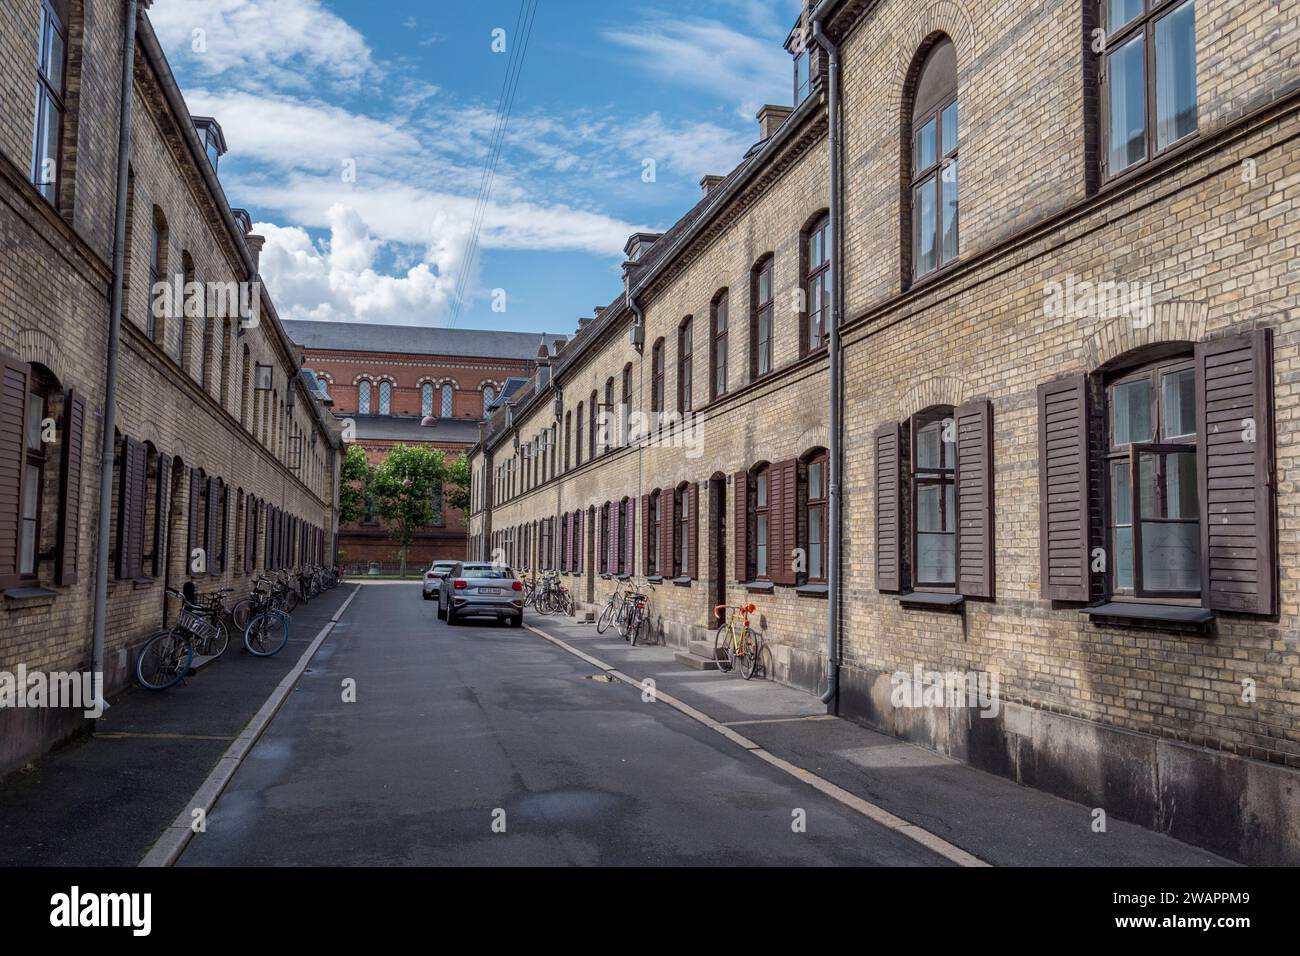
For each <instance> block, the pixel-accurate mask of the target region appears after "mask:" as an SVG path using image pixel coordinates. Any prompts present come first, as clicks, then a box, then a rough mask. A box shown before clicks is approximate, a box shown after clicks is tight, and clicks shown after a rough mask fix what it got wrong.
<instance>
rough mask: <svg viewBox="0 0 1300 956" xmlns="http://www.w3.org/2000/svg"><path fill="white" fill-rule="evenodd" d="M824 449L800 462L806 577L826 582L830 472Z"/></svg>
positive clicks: (819, 582)
mask: <svg viewBox="0 0 1300 956" xmlns="http://www.w3.org/2000/svg"><path fill="white" fill-rule="evenodd" d="M826 469H827V458H826V451H825V450H824V449H820V450H818V451H815V452H813V453H812V454H811V455H809V456H808V457H807V459H806V460H805V462H804V468H803V478H804V496H803V498H804V522H803V523H804V540H805V548H806V552H807V555H808V563H807V572H806V578H807V581H808V582H809V583H811V584H824V583H826V510H827V492H828V488H829V480H830V475H829V473H828V472H827V470H826Z"/></svg>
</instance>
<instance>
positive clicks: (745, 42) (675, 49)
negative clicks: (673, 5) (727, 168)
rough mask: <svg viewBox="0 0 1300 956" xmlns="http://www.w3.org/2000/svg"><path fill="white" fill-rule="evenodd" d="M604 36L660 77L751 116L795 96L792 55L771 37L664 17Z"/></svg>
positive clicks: (711, 22) (708, 22) (701, 21)
mask: <svg viewBox="0 0 1300 956" xmlns="http://www.w3.org/2000/svg"><path fill="white" fill-rule="evenodd" d="M604 36H605V38H606V39H608V40H610V41H612V42H614V43H617V44H618V45H620V46H623V47H626V48H628V49H629V50H632V51H634V52H635V53H636V54H638V57H637V62H638V64H639V65H640V66H641V67H642V68H644V69H645V70H647V71H649V72H650V73H651V74H653V75H654V76H657V77H658V78H659V79H661V80H664V81H666V82H669V83H675V84H679V85H685V86H690V87H692V88H694V89H704V90H707V91H709V92H712V93H715V94H717V95H719V96H722V97H724V98H726V99H728V100H731V101H733V102H735V103H737V109H738V111H739V113H740V114H741V115H742V116H744V117H746V118H749V119H752V118H753V117H754V116H755V114H756V113H757V112H758V108H759V107H760V106H762V105H763V104H764V103H788V102H789V101H790V99H791V96H792V84H793V79H792V76H793V74H792V70H793V67H792V65H791V62H790V57H789V55H788V54H787V53H786V52H785V51H784V50H782V49H781V46H780V43H779V42H773V41H772V38H771V36H761V37H760V36H753V35H750V34H746V33H741V32H739V31H737V30H733V29H732V28H731V27H729V26H727V25H726V24H724V23H720V22H718V21H717V20H705V19H697V18H687V19H682V18H678V17H668V16H662V15H655V16H651V17H648V18H647V19H646V20H644V21H643V22H642V23H641V24H640V25H638V26H636V27H630V28H625V29H611V30H606V31H605V32H604Z"/></svg>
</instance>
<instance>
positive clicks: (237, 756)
mask: <svg viewBox="0 0 1300 956" xmlns="http://www.w3.org/2000/svg"><path fill="white" fill-rule="evenodd" d="M360 590H361V585H360V584H357V585H356V586H355V587H354V588H353V590H352V593H351V594H349V595H348V598H347V600H346V601H344V602H343V604H342V606H340V607H339V609H338V610H337V611H335V612H334V616H333V617H332V618H330V620H329V621H328V622H327V623H326V624H325V626H324V627H322V628H321V629H320V631H319V632H317V634H316V637H315V638H314V639H313V640H312V642H311V644H310V646H308V648H307V649H306V650H305V651H303V652H302V656H301V657H299V658H298V663H296V664H295V665H294V666H293V669H292V670H290V671H289V673H287V674H285V675H284V678H283V679H282V680H281V681H280V683H279V684H278V685H277V686H276V688H275V690H273V691H272V692H271V696H270V697H268V698H267V699H266V703H264V704H263V705H262V706H261V708H260V709H259V710H258V711H257V713H256V714H254V715H253V719H252V720H250V721H249V722H248V726H247V727H245V728H244V730H243V732H242V733H241V734H240V735H239V736H238V737H236V738H235V740H234V742H233V743H232V744H231V745H230V746H229V747H228V748H226V752H225V753H224V754H222V756H221V759H220V760H218V761H217V765H216V766H215V767H213V768H212V771H211V772H210V773H209V774H208V776H207V779H206V780H204V781H203V784H202V785H201V786H200V787H199V789H198V790H197V791H195V793H194V796H193V797H191V798H190V801H189V803H188V804H187V805H186V807H185V808H184V809H183V810H181V812H180V813H179V814H177V816H176V819H175V820H173V821H172V822H171V825H170V826H168V827H167V829H166V830H164V831H163V832H162V835H161V836H159V837H158V839H157V841H156V842H155V843H154V845H153V847H152V848H151V849H150V850H149V852H148V853H147V854H145V857H144V859H143V860H141V861H140V862H139V863H138V864H137V866H143V867H160V866H172V865H173V864H175V862H176V861H177V860H178V859H180V855H181V854H182V853H183V852H184V851H185V848H186V847H187V846H188V845H189V842H190V840H191V839H192V838H193V837H194V830H193V827H192V824H193V821H194V811H195V810H202V811H203V815H204V818H205V819H206V817H207V815H208V814H209V813H210V812H211V811H212V808H213V806H215V805H216V802H217V798H219V797H220V796H221V793H222V791H224V790H225V789H226V786H227V785H228V784H229V783H230V781H231V779H232V778H233V777H234V776H235V771H237V770H238V769H239V765H240V764H241V763H243V762H244V758H245V757H246V756H248V752H249V751H250V750H252V749H253V745H254V744H256V743H257V741H258V739H259V738H260V737H261V736H262V734H263V733H265V732H266V728H267V727H269V726H270V724H271V721H272V720H273V719H275V715H276V714H277V713H279V711H280V708H281V707H282V706H284V702H285V700H287V699H288V697H289V694H290V692H291V691H292V690H293V686H294V684H296V683H297V682H298V678H299V677H301V676H302V672H303V671H305V670H306V669H307V665H308V664H309V663H311V659H312V658H313V657H315V656H316V651H317V650H319V649H320V646H321V645H322V644H324V643H325V638H327V637H329V635H330V632H331V631H333V630H334V626H335V625H336V624H338V622H339V619H340V618H342V617H343V612H344V611H346V610H347V609H348V605H349V604H351V603H352V599H353V598H355V597H356V596H357V593H358V592H360Z"/></svg>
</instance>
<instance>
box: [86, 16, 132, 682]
mask: <svg viewBox="0 0 1300 956" xmlns="http://www.w3.org/2000/svg"><path fill="white" fill-rule="evenodd" d="M136 7H137V0H126V36H125V38H124V39H123V41H122V101H121V104H120V108H119V115H120V117H121V120H120V123H121V125H120V126H119V127H118V131H117V215H116V218H115V220H114V223H113V292H112V296H111V298H110V301H109V307H108V368H107V371H106V372H105V375H104V432H103V440H102V442H101V446H102V447H101V449H100V457H99V531H98V536H99V537H98V540H97V542H96V544H97V548H96V550H97V552H98V553H97V555H96V560H95V618H94V620H95V623H94V631H93V632H92V636H91V644H90V648H91V649H90V672H91V673H92V674H94V675H97V676H96V677H95V680H96V682H97V683H98V684H99V697H100V698H101V700H102V698H103V693H104V687H103V673H104V630H105V625H106V623H107V621H106V618H107V615H108V537H109V533H110V529H111V528H112V526H113V457H114V451H115V448H114V442H113V431H114V429H115V428H116V425H117V366H118V352H119V349H120V341H121V336H122V285H123V274H124V272H125V262H126V184H127V170H128V169H129V168H130V162H131V106H132V102H133V101H132V92H133V90H134V75H135V21H136ZM104 706H105V707H107V706H108V704H107V702H104Z"/></svg>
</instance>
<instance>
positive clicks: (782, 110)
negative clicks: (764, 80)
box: [758, 103, 794, 140]
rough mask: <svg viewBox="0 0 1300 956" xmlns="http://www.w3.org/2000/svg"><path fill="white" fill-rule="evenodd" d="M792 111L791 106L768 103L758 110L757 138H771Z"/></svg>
mask: <svg viewBox="0 0 1300 956" xmlns="http://www.w3.org/2000/svg"><path fill="white" fill-rule="evenodd" d="M793 112H794V108H793V107H791V106H774V105H773V104H771V103H769V104H768V105H767V106H764V107H763V108H762V109H761V110H759V111H758V138H759V139H760V140H766V139H771V138H772V134H773V133H775V132H776V131H777V129H778V128H779V127H780V126H781V124H782V123H784V122H785V121H786V119H788V118H789V116H790V114H791V113H793Z"/></svg>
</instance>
